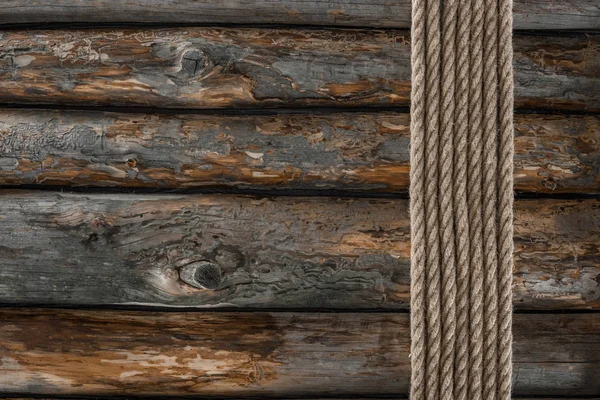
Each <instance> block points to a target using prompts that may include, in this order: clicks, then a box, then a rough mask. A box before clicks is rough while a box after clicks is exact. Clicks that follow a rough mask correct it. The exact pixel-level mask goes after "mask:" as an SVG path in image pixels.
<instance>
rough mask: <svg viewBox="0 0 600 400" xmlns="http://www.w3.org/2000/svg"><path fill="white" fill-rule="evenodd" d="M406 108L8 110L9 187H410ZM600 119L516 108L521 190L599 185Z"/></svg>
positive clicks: (1, 165)
mask: <svg viewBox="0 0 600 400" xmlns="http://www.w3.org/2000/svg"><path fill="white" fill-rule="evenodd" d="M409 140H410V132H409V119H408V114H400V113H334V114H326V115H285V114H279V115H272V116H264V115H262V116H230V115H189V114H184V115H150V114H117V113H101V112H90V111H85V112H73V111H43V110H30V111H27V110H6V109H5V110H1V111H0V184H5V185H23V184H40V185H60V186H88V187H91V186H99V187H112V186H119V187H162V188H192V187H214V188H223V187H235V188H242V189H258V190H261V189H270V190H286V189H287V190H289V189H302V190H306V189H308V190H323V189H337V190H343V191H361V192H364V191H368V192H369V193H403V192H404V193H405V192H407V191H408V180H409V167H410V166H409V158H410V156H409ZM599 160H600V117H596V116H563V115H558V116H555V115H529V114H527V115H516V116H515V190H517V191H519V192H535V193H585V194H594V193H600V162H599Z"/></svg>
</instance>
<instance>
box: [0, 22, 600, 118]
mask: <svg viewBox="0 0 600 400" xmlns="http://www.w3.org/2000/svg"><path fill="white" fill-rule="evenodd" d="M514 47H515V59H514V66H515V80H516V87H515V101H516V105H517V106H518V107H530V108H531V107H544V108H551V109H564V110H573V109H576V110H588V111H600V51H599V49H600V35H598V34H596V35H576V36H569V37H568V36H548V35H538V36H535V35H516V36H515V38H514ZM409 92H410V43H409V36H408V32H406V31H389V30H388V31H381V30H310V29H304V30H302V29H295V30H289V29H288V30H282V29H258V28H257V29H253V28H245V29H220V28H179V29H128V30H121V29H110V30H67V31H7V32H4V33H0V102H4V103H11V104H14V103H42V104H69V105H105V106H106V105H111V106H114V105H123V106H125V105H127V106H152V107H176V108H177V107H183V108H222V107H280V106H310V105H313V106H336V107H337V106H339V107H348V106H355V107H356V106H408V105H409V97H410V93H409Z"/></svg>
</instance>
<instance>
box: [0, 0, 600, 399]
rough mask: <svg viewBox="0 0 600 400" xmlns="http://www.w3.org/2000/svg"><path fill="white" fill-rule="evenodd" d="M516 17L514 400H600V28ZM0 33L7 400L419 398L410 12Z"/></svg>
mask: <svg viewBox="0 0 600 400" xmlns="http://www.w3.org/2000/svg"><path fill="white" fill-rule="evenodd" d="M514 13H515V14H514V17H515V33H514V50H515V54H514V68H515V84H516V88H515V104H516V110H515V113H516V114H515V158H514V162H515V176H514V178H515V195H516V201H515V235H514V240H515V270H514V306H515V314H516V315H515V317H514V326H513V331H514V335H515V341H514V353H515V354H514V376H513V382H514V396H515V398H521V399H525V398H530V399H532V398H536V399H541V398H554V399H556V398H562V399H576V398H586V399H590V398H594V396H598V398H600V3H598V2H597V0H565V1H548V0H527V1H526V0H515V4H514ZM0 25H1V26H0V185H1V189H0V196H1V198H0V397H6V398H8V397H10V398H19V397H20V398H40V397H46V398H52V399H61V398H111V399H117V398H124V397H148V398H159V397H160V398H164V397H172V398H181V397H194V398H202V397H207V398H213V399H214V398H230V399H234V398H235V399H239V398H240V397H244V398H246V397H254V398H272V399H282V398H286V399H293V398H302V399H310V400H317V399H326V398H337V399H341V398H342V397H347V398H353V399H357V398H360V399H363V400H372V399H376V398H405V397H407V393H408V383H409V380H410V362H409V357H408V353H409V347H410V337H409V318H410V316H409V310H408V304H409V300H410V299H409V295H410V281H409V276H410V274H409V270H410V264H409V262H410V235H409V234H410V225H409V217H408V199H407V190H408V183H409V182H408V175H409V168H410V159H409V146H410V129H409V106H410V104H409V103H410V101H409V100H410V35H409V33H410V32H409V30H408V29H409V27H410V1H409V0H336V1H333V0H331V1H330V0H302V1H301V0H270V1H258V0H226V1H209V0H196V1H181V0H163V1H157V0H28V1H25V0H4V1H3V2H2V3H0Z"/></svg>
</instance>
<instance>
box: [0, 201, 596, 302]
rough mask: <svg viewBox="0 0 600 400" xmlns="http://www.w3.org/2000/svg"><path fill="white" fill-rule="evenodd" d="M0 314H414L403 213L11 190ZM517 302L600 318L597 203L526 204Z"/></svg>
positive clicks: (375, 206)
mask: <svg viewBox="0 0 600 400" xmlns="http://www.w3.org/2000/svg"><path fill="white" fill-rule="evenodd" d="M0 215H2V220H1V222H2V230H1V231H0V251H1V252H2V254H3V256H2V258H1V260H0V302H3V303H10V304H47V303H50V304H71V305H82V304H121V305H134V304H136V305H148V306H154V305H160V306H173V307H246V308H304V307H305V308H338V309H358V308H363V309H372V308H381V309H395V310H401V309H406V307H407V305H408V302H409V285H410V282H409V276H410V271H409V259H410V250H409V246H410V244H409V233H410V228H409V218H408V201H407V200H401V199H333V198H318V197H311V198H302V197H276V198H257V197H245V196H230V195H142V194H137V195H125V194H114V195H102V194H90V195H85V194H61V193H55V192H54V193H53V192H43V191H38V192H23V191H12V190H10V191H9V190H5V191H3V194H2V203H1V204H0ZM514 282H515V286H514V303H515V306H516V307H517V308H519V309H600V201H599V200H583V201H577V200H555V199H553V200H519V201H517V202H516V207H515V273H514Z"/></svg>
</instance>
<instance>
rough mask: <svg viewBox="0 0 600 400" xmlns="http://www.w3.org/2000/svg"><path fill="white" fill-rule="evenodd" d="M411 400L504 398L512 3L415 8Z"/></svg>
mask: <svg viewBox="0 0 600 400" xmlns="http://www.w3.org/2000/svg"><path fill="white" fill-rule="evenodd" d="M411 36H412V99H411V135H412V139H411V146H412V147H411V187H410V194H411V235H412V239H411V243H412V255H411V257H412V261H411V263H412V264H411V265H412V268H411V279H412V286H411V296H412V297H411V337H412V339H411V340H412V348H411V363H412V382H411V399H412V400H423V399H428V400H429V399H485V400H494V399H499V400H500V399H501V400H508V399H510V383H511V373H512V367H511V345H512V333H511V315H512V303H511V301H512V292H511V286H512V251H513V247H512V246H513V241H512V240H513V239H512V201H513V191H512V185H513V182H512V179H513V178H512V176H513V173H512V167H513V159H512V156H513V124H512V113H513V76H512V1H511V0H413V9H412V35H411Z"/></svg>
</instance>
